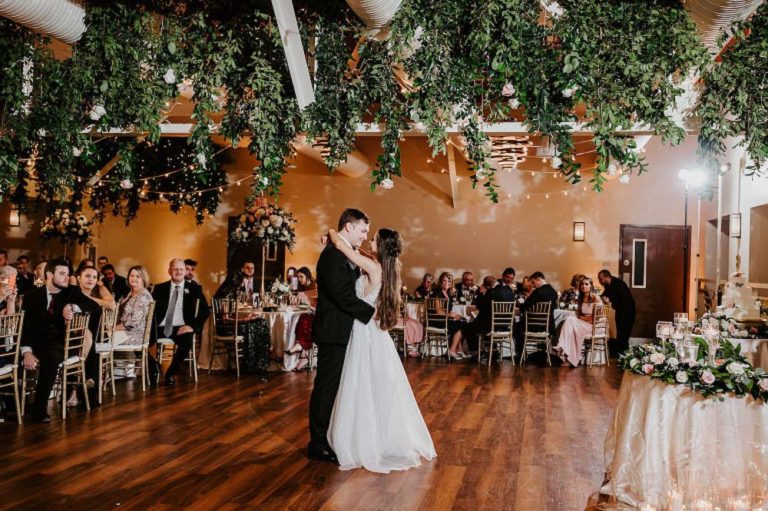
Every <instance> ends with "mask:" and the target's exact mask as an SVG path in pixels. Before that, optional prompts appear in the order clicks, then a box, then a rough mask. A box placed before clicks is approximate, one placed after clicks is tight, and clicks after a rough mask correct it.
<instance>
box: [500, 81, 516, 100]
mask: <svg viewBox="0 0 768 511" xmlns="http://www.w3.org/2000/svg"><path fill="white" fill-rule="evenodd" d="M501 95H502V96H504V97H505V98H511V97H512V96H514V95H515V86H514V85H512V83H511V82H510V83H507V84H505V85H504V87H503V88H502V89H501Z"/></svg>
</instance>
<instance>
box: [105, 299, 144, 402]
mask: <svg viewBox="0 0 768 511" xmlns="http://www.w3.org/2000/svg"><path fill="white" fill-rule="evenodd" d="M154 313H155V302H154V301H151V302H149V310H148V311H147V322H146V324H145V325H144V337H142V341H141V344H138V343H137V344H128V343H124V344H118V345H114V343H113V346H112V368H111V369H110V371H111V372H112V374H113V375H114V374H115V362H116V360H115V354H117V353H135V352H137V351H138V352H141V354H140V360H139V362H138V363H137V364H136V366H135V368H136V370H139V371H141V390H142V391H143V392H145V391H146V390H147V384H148V383H149V372H148V371H147V369H148V368H149V338H150V334H151V333H152V317H153V314H154Z"/></svg>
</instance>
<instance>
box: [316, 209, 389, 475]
mask: <svg viewBox="0 0 768 511" xmlns="http://www.w3.org/2000/svg"><path fill="white" fill-rule="evenodd" d="M368 223H369V222H368V217H367V216H366V214H365V213H363V212H362V211H359V210H357V209H347V210H345V211H344V213H342V214H341V218H339V225H338V229H339V236H341V238H342V239H344V240H345V241H346V242H347V243H348V244H349V245H350V246H351V247H352V248H354V249H358V248H359V247H360V245H362V244H363V242H364V241H365V240H366V238H367V236H368V229H369V227H368ZM359 274H360V272H359V270H358V268H357V267H356V266H355V265H354V264H352V263H351V262H350V261H349V260H348V259H347V258H346V257H345V256H344V254H342V253H341V252H340V251H339V250H338V249H337V248H336V247H334V246H333V244H332V243H328V244H327V245H326V246H325V249H323V252H322V253H321V254H320V259H319V260H318V261H317V287H318V300H317V309H316V313H315V321H314V324H313V327H312V328H313V339H314V341H315V344H317V347H318V355H317V374H316V376H315V386H314V388H313V389H312V397H311V398H310V401H309V433H310V441H309V445H308V446H307V455H308V457H309V458H310V459H316V460H321V461H330V462H334V463H338V460H337V459H336V455H335V454H334V452H333V450H331V447H330V445H328V439H327V436H328V426H329V425H330V421H331V411H332V410H333V403H334V401H335V400H336V393H337V392H338V390H339V382H340V381H341V370H342V368H343V366H344V357H345V356H346V353H347V344H348V343H349V337H350V335H351V334H352V324H353V323H354V320H355V319H357V320H358V321H360V322H362V323H368V322H369V321H370V320H371V318H372V317H373V314H374V312H375V309H374V308H373V307H372V306H371V305H369V304H368V303H366V302H365V301H363V300H361V299H360V298H358V297H357V295H356V294H355V282H356V281H357V278H358V276H359Z"/></svg>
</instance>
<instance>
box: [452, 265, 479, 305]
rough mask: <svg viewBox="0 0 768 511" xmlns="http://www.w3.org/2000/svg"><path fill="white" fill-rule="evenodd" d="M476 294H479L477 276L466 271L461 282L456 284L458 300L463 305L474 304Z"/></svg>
mask: <svg viewBox="0 0 768 511" xmlns="http://www.w3.org/2000/svg"><path fill="white" fill-rule="evenodd" d="M475 293H477V286H476V285H475V276H474V275H473V274H472V272H471V271H465V272H464V273H463V274H462V275H461V282H459V283H458V284H456V298H457V299H458V300H459V301H460V302H461V303H472V302H473V301H474V299H475Z"/></svg>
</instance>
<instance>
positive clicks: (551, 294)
mask: <svg viewBox="0 0 768 511" xmlns="http://www.w3.org/2000/svg"><path fill="white" fill-rule="evenodd" d="M530 280H531V284H533V292H531V294H530V295H529V296H528V298H526V299H525V301H524V302H523V303H522V305H520V314H521V315H522V319H521V321H520V322H519V323H516V324H515V327H516V331H515V339H516V340H517V341H518V344H519V346H518V348H522V342H523V339H524V337H525V313H526V312H528V311H529V310H530V309H531V308H532V307H533V306H534V305H535V304H537V303H547V302H548V303H549V304H550V306H549V332H550V333H552V332H554V331H555V308H556V307H557V291H555V288H553V287H552V286H551V285H550V284H547V280H546V279H545V278H544V274H543V273H541V272H540V271H537V272H534V273H532V274H531V276H530ZM517 352H518V353H521V351H520V349H518V350H517Z"/></svg>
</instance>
